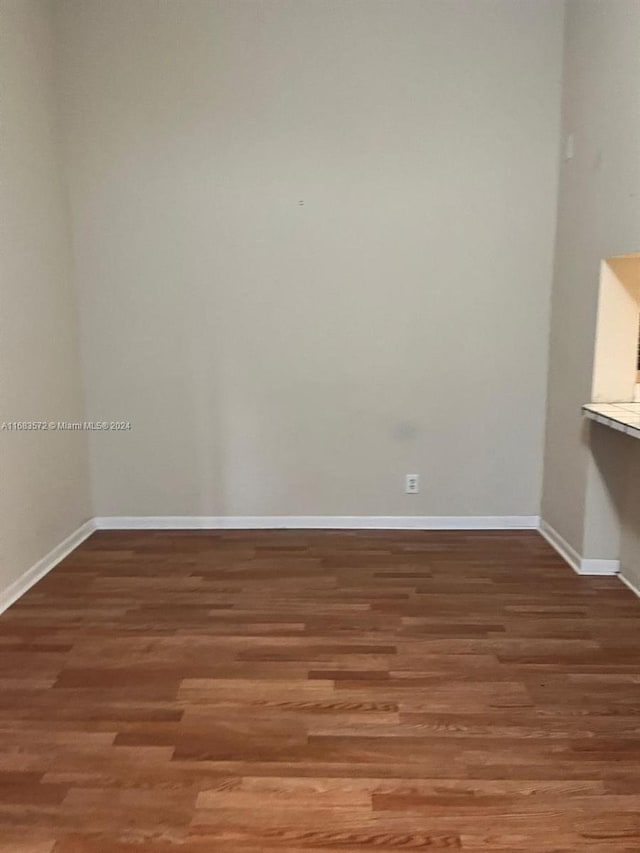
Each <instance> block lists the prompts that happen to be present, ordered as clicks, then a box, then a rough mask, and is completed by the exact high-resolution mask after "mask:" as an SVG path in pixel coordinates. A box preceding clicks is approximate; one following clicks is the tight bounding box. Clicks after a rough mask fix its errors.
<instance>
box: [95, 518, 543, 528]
mask: <svg viewBox="0 0 640 853" xmlns="http://www.w3.org/2000/svg"><path fill="white" fill-rule="evenodd" d="M94 522H95V526H96V528H97V529H98V530H277V529H284V530H536V529H537V528H538V525H539V522H540V519H539V517H538V516H537V515H506V516H501V515H500V516H494V515H470V516H466V515H453V516H449V515H446V516H445V515H433V516H432V515H406V516H403V515H236V516H228V515H220V516H186V515H178V516H167V515H160V516H103V517H98V518H95V519H94Z"/></svg>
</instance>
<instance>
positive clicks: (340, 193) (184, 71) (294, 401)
mask: <svg viewBox="0 0 640 853" xmlns="http://www.w3.org/2000/svg"><path fill="white" fill-rule="evenodd" d="M60 9H61V15H60V21H59V24H60V37H61V44H62V48H63V69H64V78H63V82H64V85H63V91H64V94H65V98H66V99H65V118H66V127H67V132H68V162H69V169H70V180H71V183H70V187H71V199H72V208H73V222H74V235H75V247H76V263H77V272H78V282H79V285H80V289H81V310H82V320H83V329H84V331H83V334H84V342H83V349H84V362H85V368H86V385H87V388H88V411H89V415H90V416H91V417H92V418H106V419H126V420H131V422H132V424H133V429H132V431H131V432H130V433H126V434H108V435H102V434H101V435H98V436H92V447H91V458H92V474H93V483H94V496H95V507H96V513H97V514H98V515H109V514H115V515H182V514H185V515H222V514H231V515H242V514H256V515H263V514H266V515H275V514H294V515H302V514H330V515H341V514H356V515H364V514H402V515H406V514H429V515H438V514H446V515H468V514H469V515H535V514H537V513H538V510H539V499H540V485H541V457H542V437H543V419H544V399H545V381H546V358H547V325H548V304H549V298H550V297H549V293H550V279H551V268H552V248H553V246H552V244H553V235H554V228H555V226H554V217H555V198H556V172H557V151H558V124H559V108H560V104H559V98H560V71H561V69H560V66H561V27H562V14H563V12H562V4H559V3H557V2H556V0H535V2H534V0H521V2H513V0H486V2H483V3H475V2H468V0H465V2H461V0H446V2H445V0H430V1H429V2H425V0H402V2H391V0H350V2H344V0H263V2H242V3H239V2H237V0H189V2H163V3H158V2H156V0H109V2H104V0H62V2H61V4H60ZM415 472H418V473H419V474H420V475H421V477H422V492H421V494H420V495H419V496H415V497H409V496H405V495H404V494H403V477H404V474H405V473H415Z"/></svg>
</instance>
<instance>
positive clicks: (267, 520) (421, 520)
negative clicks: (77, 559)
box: [0, 515, 539, 613]
mask: <svg viewBox="0 0 640 853" xmlns="http://www.w3.org/2000/svg"><path fill="white" fill-rule="evenodd" d="M538 525H539V518H538V516H535V515H508V516H493V515H489V516H485V515H472V516H465V515H462V516H441V515H435V516H427V515H409V516H402V515H363V516H359V515H336V516H329V515H296V516H289V515H282V516H280V515H273V516H264V515H258V516H251V515H247V516H182V515H180V516H167V515H162V516H104V517H98V518H92V519H90V520H89V521H87V522H85V523H84V524H83V525H82V526H81V527H79V528H78V529H77V530H76V531H74V532H73V533H72V534H71V535H70V536H67V538H66V539H65V540H64V541H62V542H60V544H59V545H56V547H55V548H53V549H52V550H51V551H50V552H49V553H48V554H47V555H46V556H44V557H43V558H42V559H41V560H38V562H37V563H35V564H34V565H33V566H31V568H30V569H27V571H26V572H25V573H24V574H23V575H22V577H19V578H18V579H17V580H16V581H14V582H13V583H12V584H11V585H10V586H8V587H7V588H6V589H5V590H3V591H0V613H2V612H3V611H5V610H6V609H7V608H8V607H10V606H11V605H12V604H13V603H14V602H15V601H17V600H18V599H19V598H20V597H21V596H22V595H24V593H25V592H26V591H27V590H28V589H30V588H31V587H32V586H33V585H34V584H35V583H37V582H38V581H39V580H40V579H41V578H43V577H44V576H45V575H46V574H47V573H48V572H50V571H51V569H53V567H54V566H56V565H57V564H58V563H59V562H60V561H61V560H63V559H64V558H65V557H66V556H67V555H68V554H70V553H71V551H73V550H74V549H75V548H77V547H78V545H80V544H81V543H82V542H84V540H85V539H86V538H87V537H88V536H90V535H91V533H93V531H94V530H260V529H263V530H265V529H270V530H276V529H291V530H304V529H306V530H312V529H316V530H536V529H537V528H538Z"/></svg>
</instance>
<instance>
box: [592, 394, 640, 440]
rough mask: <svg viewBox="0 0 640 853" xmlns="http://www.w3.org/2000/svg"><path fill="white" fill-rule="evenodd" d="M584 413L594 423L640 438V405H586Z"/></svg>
mask: <svg viewBox="0 0 640 853" xmlns="http://www.w3.org/2000/svg"><path fill="white" fill-rule="evenodd" d="M582 412H583V414H584V416H585V417H587V418H590V419H591V420H592V421H596V422H597V423H599V424H604V425H605V426H608V427H611V428H612V429H617V430H618V432H624V433H626V434H627V435H631V436H633V437H634V438H640V403H586V404H585V405H584V406H583V407H582Z"/></svg>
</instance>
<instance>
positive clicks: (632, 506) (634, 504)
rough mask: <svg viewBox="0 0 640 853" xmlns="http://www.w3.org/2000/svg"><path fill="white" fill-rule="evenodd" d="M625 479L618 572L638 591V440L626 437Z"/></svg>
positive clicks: (639, 538) (639, 544)
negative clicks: (626, 472)
mask: <svg viewBox="0 0 640 853" xmlns="http://www.w3.org/2000/svg"><path fill="white" fill-rule="evenodd" d="M625 454H626V459H627V471H628V475H627V479H626V489H625V493H624V501H623V503H622V512H621V521H622V525H621V526H622V535H621V542H620V574H621V575H622V576H623V577H624V578H626V579H627V580H628V581H629V582H630V583H631V585H632V586H633V587H634V588H635V589H636V590H638V592H640V441H638V440H636V439H631V438H628V439H627V440H626V447H625Z"/></svg>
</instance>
